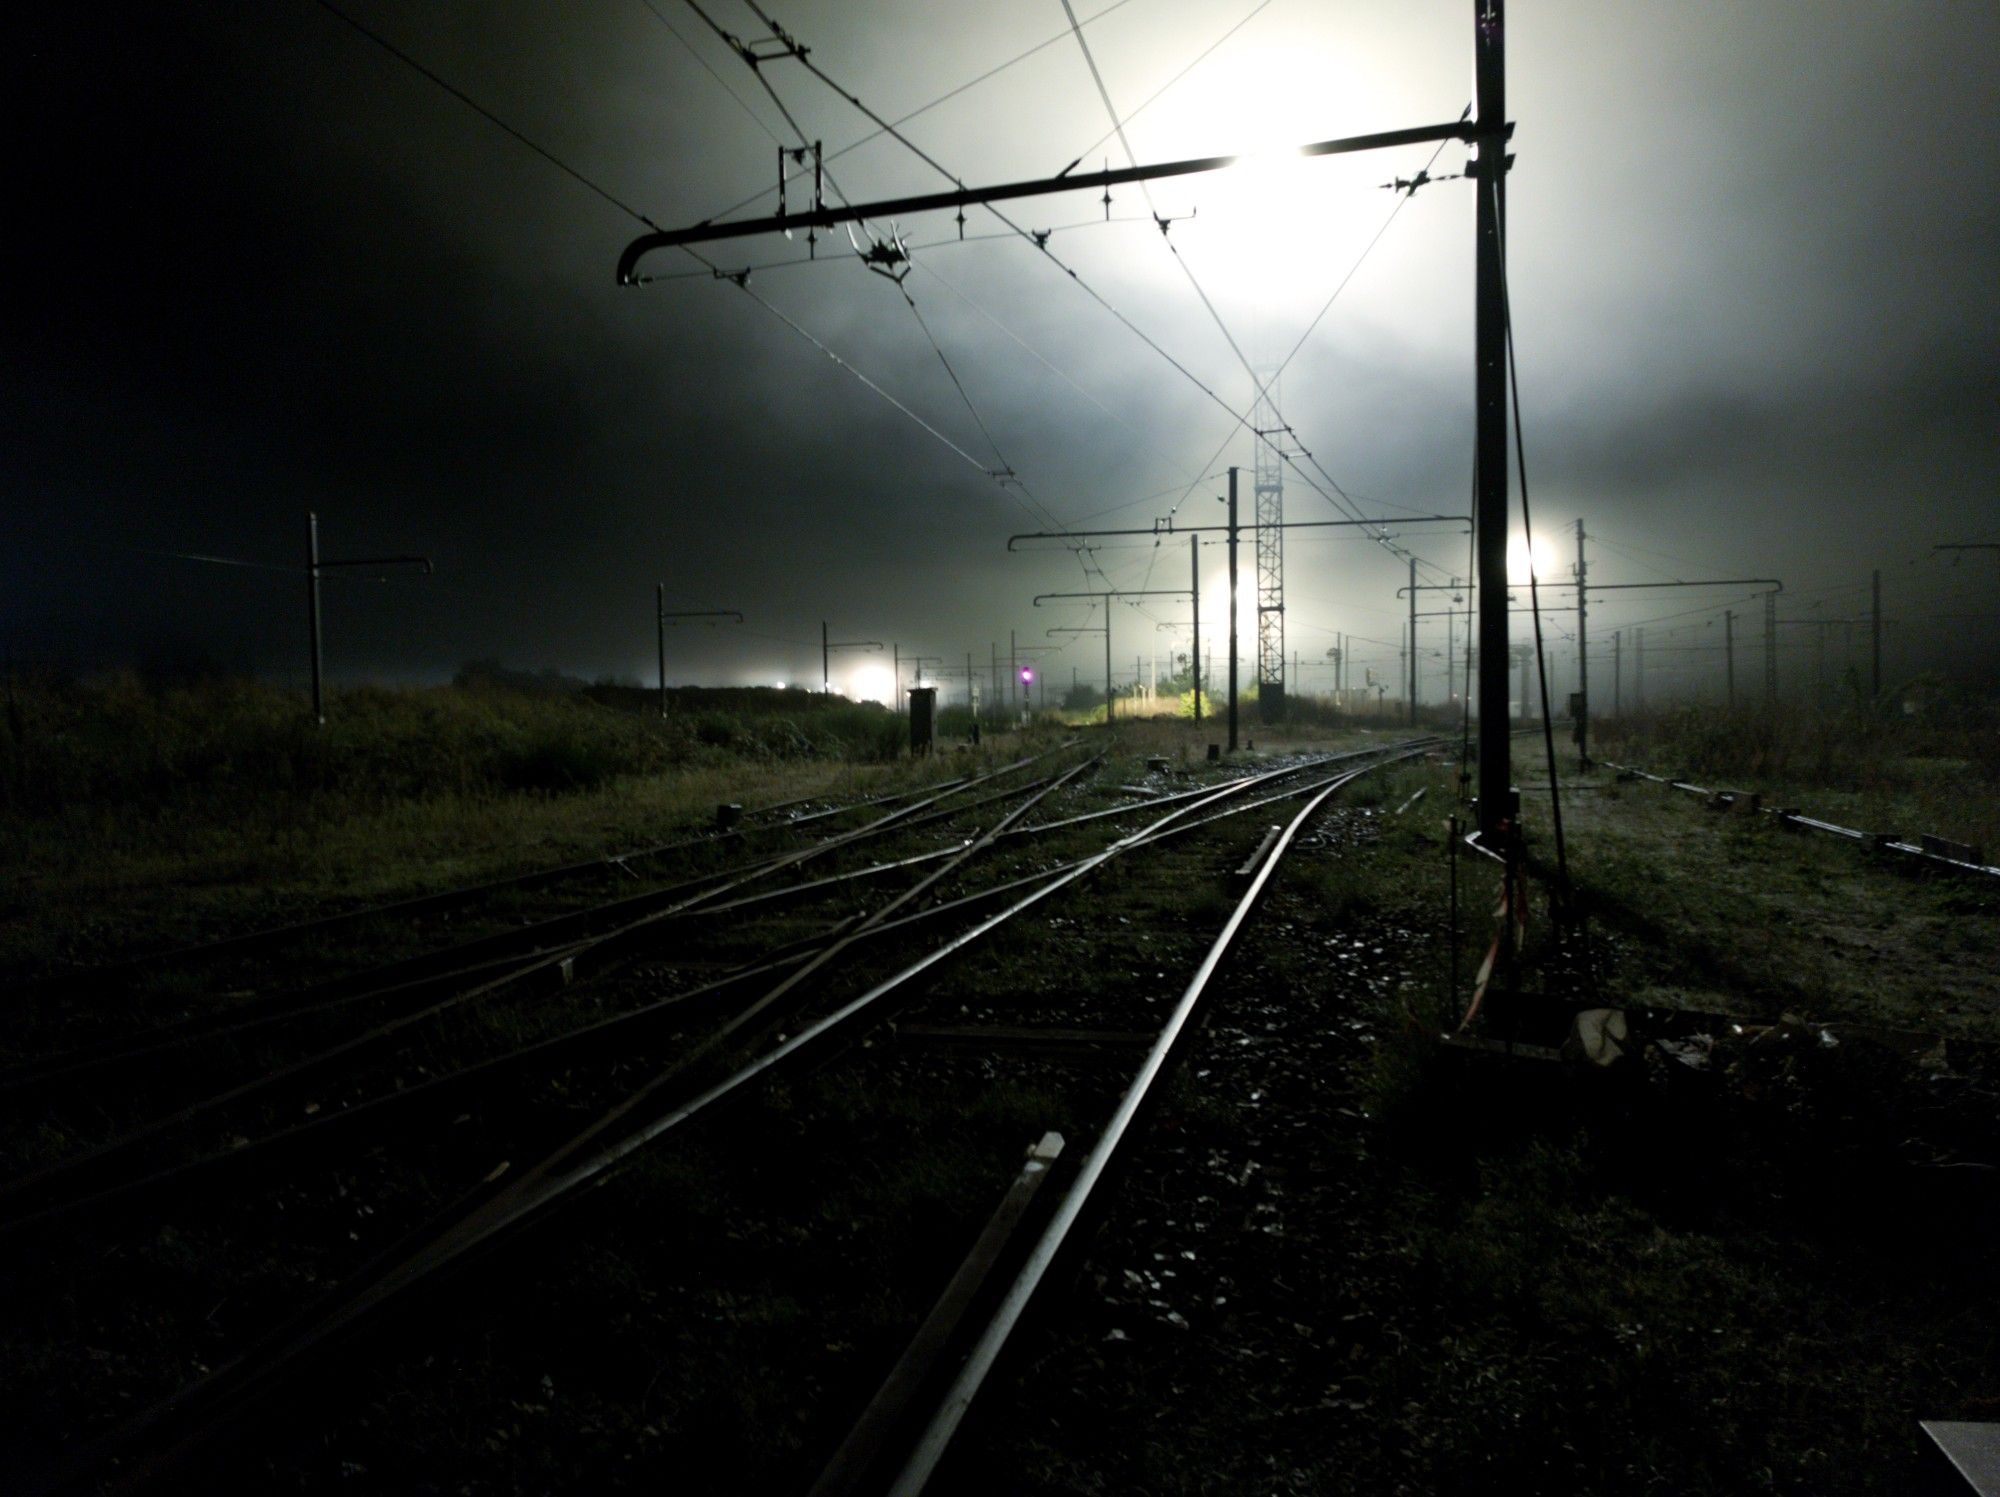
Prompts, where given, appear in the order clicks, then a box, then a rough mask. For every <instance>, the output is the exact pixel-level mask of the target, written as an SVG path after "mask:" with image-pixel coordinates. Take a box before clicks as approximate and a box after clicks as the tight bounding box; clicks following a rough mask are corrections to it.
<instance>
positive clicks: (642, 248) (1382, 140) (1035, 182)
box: [618, 120, 1514, 286]
mask: <svg viewBox="0 0 2000 1497" xmlns="http://www.w3.org/2000/svg"><path fill="white" fill-rule="evenodd" d="M1513 128H1514V127H1513V126H1512V125H1511V124H1509V125H1506V126H1504V127H1501V128H1500V129H1497V130H1491V131H1490V133H1492V134H1496V135H1498V136H1500V137H1501V138H1502V139H1505V138H1506V137H1507V136H1509V135H1511V134H1512V133H1513ZM1479 138H1480V127H1479V126H1478V125H1476V124H1474V123H1472V122H1470V121H1466V120H1452V121H1450V122H1448V123H1445V124H1437V125H1412V126H1410V127H1408V128H1407V129H1402V130H1379V131H1376V132H1375V133H1374V134H1372V135H1349V136H1344V137H1341V138H1339V139H1337V140H1321V141H1315V142H1313V143H1312V144H1311V145H1304V146H1300V147H1299V148H1298V150H1297V152H1296V154H1297V155H1300V156H1345V155H1350V154H1352V153H1354V152H1357V151H1384V150H1390V149H1393V148H1394V147H1397V146H1415V145H1427V144H1429V143H1430V142H1431V141H1437V140H1463V141H1468V142H1469V141H1475V140H1477V139H1479ZM1247 159H1249V158H1248V157H1247V156H1244V155H1232V156H1196V157H1191V158H1189V159H1187V160H1183V161H1161V162H1155V163H1153V164H1152V165H1150V166H1121V167H1117V168H1115V169H1111V168H1107V169H1105V170H1103V171H1095V172H1074V173H1073V172H1072V171H1071V169H1069V168H1065V169H1064V170H1063V171H1061V172H1058V173H1057V174H1056V175H1055V176H1053V177H1036V178H1033V179H1031V180H1028V181H1021V182H1003V183H998V184H996V185H994V186H992V187H961V188H958V189H957V190H956V191H953V192H921V193H914V194H911V195H909V196H907V197H899V198H882V199H879V200H878V201H876V202H872V203H849V204H845V205H836V206H831V207H829V206H825V205H821V206H817V207H814V208H812V209H809V210H808V211H806V212H804V213H777V214H772V215H770V216H767V217H764V218H739V219H726V220H724V221H723V222H721V223H716V222H714V221H713V220H704V221H703V222H701V223H698V224H691V225H690V226H688V227H687V228H685V229H663V230H660V231H658V232H657V233H652V234H641V235H640V236H639V237H638V238H637V239H634V240H633V241H632V242H631V243H630V244H628V245H626V246H625V252H624V253H623V254H621V255H620V256H619V257H618V284H619V285H621V286H630V285H632V284H633V272H634V271H635V270H636V269H637V267H638V264H639V261H640V259H641V258H642V257H643V256H645V255H647V254H649V253H651V252H652V251H654V250H658V249H674V248H677V247H679V246H681V245H688V244H706V243H711V242H713V241H715V240H718V239H744V238H748V237H750V236H751V235H755V234H778V233H785V232H788V231H790V230H793V229H826V228H832V227H833V226H834V225H835V224H849V223H860V222H862V221H863V220H866V219H876V218H901V217H906V216H908V215H910V214H913V213H928V212H932V211H934V210H938V209H943V208H965V207H969V206H971V205H973V204H977V203H1004V202H1009V201H1012V200H1013V199H1016V198H1036V197H1048V196H1051V195H1053V194H1055V193H1061V192H1080V191H1084V190H1086V189H1091V188H1096V189H1101V190H1103V191H1106V192H1108V191H1110V190H1111V189H1112V188H1113V187H1122V186H1125V185H1127V184H1128V183H1133V182H1157V181H1160V180H1161V179H1162V178H1166V177H1191V176H1198V175H1200V174H1202V173H1205V172H1219V171H1226V170H1228V169H1229V168H1230V167H1232V166H1235V165H1237V164H1238V163H1239V162H1242V161H1245V160H1247Z"/></svg>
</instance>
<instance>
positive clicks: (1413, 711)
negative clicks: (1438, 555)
mask: <svg viewBox="0 0 2000 1497" xmlns="http://www.w3.org/2000/svg"><path fill="white" fill-rule="evenodd" d="M1416 720H1417V559H1416V557H1414V556H1412V557H1411V558H1410V721H1411V722H1415V721H1416Z"/></svg>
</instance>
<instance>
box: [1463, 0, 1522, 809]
mask: <svg viewBox="0 0 2000 1497" xmlns="http://www.w3.org/2000/svg"><path fill="white" fill-rule="evenodd" d="M1502 11H1503V0H1473V4H1472V22H1473V24H1472V36H1473V41H1472V49H1473V86H1474V95H1473V97H1474V102H1475V105H1476V107H1475V110H1474V118H1475V134H1476V135H1477V137H1478V138H1477V144H1476V146H1475V149H1476V150H1477V151H1478V158H1477V161H1476V162H1475V163H1474V165H1473V168H1472V175H1473V177H1474V178H1475V185H1476V189H1477V192H1478V209H1477V215H1476V223H1475V226H1474V244H1473V250H1474V270H1473V407H1474V415H1475V420H1476V435H1475V439H1474V449H1475V462H1476V466H1475V475H1476V477H1475V487H1476V490H1477V495H1476V501H1475V503H1474V505H1473V525H1474V532H1475V536H1476V540H1477V547H1478V558H1479V575H1478V577H1477V578H1475V579H1474V580H1475V583H1476V585H1477V587H1478V589H1479V830H1480V832H1481V833H1482V834H1483V835H1486V836H1492V835H1494V834H1495V833H1497V832H1498V831H1499V830H1500V826H1501V823H1502V822H1503V821H1506V820H1507V819H1508V804H1509V800H1510V792H1511V790H1512V788H1513V766H1512V765H1511V763H1510V762H1509V751H1510V748H1511V741H1510V735H1509V733H1508V728H1507V685H1508V683H1507V317H1506V300H1505V297H1506V285H1505V281H1504V279H1503V276H1502V263H1501V257H1500V233H1501V228H1502V225H1503V223H1504V222H1505V218H1506V200H1507V140H1506V129H1507V72H1506V52H1505V35H1506V33H1505V29H1504V26H1503V16H1502Z"/></svg>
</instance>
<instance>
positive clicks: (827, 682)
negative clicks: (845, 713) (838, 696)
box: [819, 619, 833, 696]
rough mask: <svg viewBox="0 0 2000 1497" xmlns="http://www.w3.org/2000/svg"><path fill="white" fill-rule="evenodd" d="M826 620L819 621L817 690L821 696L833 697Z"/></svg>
mask: <svg viewBox="0 0 2000 1497" xmlns="http://www.w3.org/2000/svg"><path fill="white" fill-rule="evenodd" d="M826 641H827V634H826V620H825V619H821V620H820V621H819V689H820V694H821V695H822V696H832V695H833V650H832V647H831V646H829V645H828V644H827V642H826Z"/></svg>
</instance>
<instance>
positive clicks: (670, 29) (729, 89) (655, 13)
mask: <svg viewBox="0 0 2000 1497" xmlns="http://www.w3.org/2000/svg"><path fill="white" fill-rule="evenodd" d="M639 3H640V4H641V5H643V6H645V7H646V9H647V10H648V11H649V12H650V13H651V14H652V17H653V19H654V20H656V21H658V22H659V23H660V24H661V25H662V26H664V27H666V29H667V34H668V35H670V36H671V37H673V39H674V40H675V41H677V42H679V43H680V44H681V46H683V47H684V48H686V49H687V54H688V56H690V57H692V58H693V59H694V60H695V61H696V62H698V63H700V64H701V67H702V71H703V72H705V73H707V74H708V76H709V77H711V78H713V79H714V80H715V81H716V82H717V83H719V84H721V85H722V90H723V92H724V93H726V94H728V95H729V97H730V98H732V99H734V100H735V101H736V103H737V105H738V107H740V108H741V109H742V111H743V112H744V113H745V114H747V115H749V116H750V119H751V121H752V122H753V123H754V124H755V125H756V126H757V128H758V129H759V130H762V131H763V132H764V133H765V134H766V135H768V136H770V137H771V139H772V140H773V141H774V142H776V143H777V144H778V145H783V144H784V143H785V139H784V137H783V136H782V135H780V134H778V132H777V131H776V130H773V129H772V128H771V127H770V126H769V125H768V124H766V123H765V122H764V117H763V116H762V115H761V114H759V113H758V112H757V111H756V110H754V109H752V108H751V107H750V101H749V100H748V99H746V98H744V97H743V95H741V94H739V93H738V92H737V91H736V90H735V88H734V87H733V86H732V85H731V84H730V82H729V80H728V79H727V78H725V77H723V76H722V74H720V73H718V72H717V71H716V70H715V67H714V65H713V64H712V63H710V62H709V60H708V59H707V58H706V57H703V56H702V55H701V53H700V52H699V51H698V50H696V48H695V44H694V43H693V42H691V41H689V40H688V39H687V38H686V37H684V36H682V35H681V32H680V28H679V27H678V26H676V25H674V23H673V22H672V21H669V20H668V19H667V15H666V12H665V11H663V10H661V9H660V8H659V6H657V5H655V4H654V3H653V0H639Z"/></svg>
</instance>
